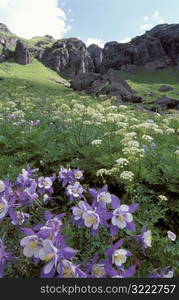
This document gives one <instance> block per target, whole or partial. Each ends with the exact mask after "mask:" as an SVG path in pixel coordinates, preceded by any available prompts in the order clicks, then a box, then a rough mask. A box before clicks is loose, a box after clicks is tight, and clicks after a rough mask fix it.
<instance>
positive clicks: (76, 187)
mask: <svg viewBox="0 0 179 300" xmlns="http://www.w3.org/2000/svg"><path fill="white" fill-rule="evenodd" d="M83 191H84V190H83V187H82V185H81V184H80V183H79V182H77V181H76V182H75V183H74V184H69V185H68V186H67V188H66V194H67V196H68V197H69V200H70V201H71V202H73V201H74V200H75V199H78V198H84V196H83V195H82V194H83Z"/></svg>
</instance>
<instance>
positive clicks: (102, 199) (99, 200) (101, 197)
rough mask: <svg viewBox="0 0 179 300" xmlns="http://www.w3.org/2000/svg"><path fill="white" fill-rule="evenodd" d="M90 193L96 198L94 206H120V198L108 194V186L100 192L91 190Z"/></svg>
mask: <svg viewBox="0 0 179 300" xmlns="http://www.w3.org/2000/svg"><path fill="white" fill-rule="evenodd" d="M89 193H90V194H91V196H92V197H93V198H94V206H101V207H106V205H107V204H108V205H109V204H111V205H112V207H113V208H117V207H119V206H120V200H119V198H118V197H117V196H115V195H112V194H110V193H109V192H108V186H107V185H105V186H104V187H103V188H102V189H100V190H96V189H89Z"/></svg>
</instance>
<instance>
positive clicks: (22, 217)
mask: <svg viewBox="0 0 179 300" xmlns="http://www.w3.org/2000/svg"><path fill="white" fill-rule="evenodd" d="M29 217H30V215H29V214H27V213H23V212H22V211H14V215H13V216H12V214H11V219H12V221H11V223H12V224H13V225H22V224H23V223H26V222H27V221H28V220H29Z"/></svg>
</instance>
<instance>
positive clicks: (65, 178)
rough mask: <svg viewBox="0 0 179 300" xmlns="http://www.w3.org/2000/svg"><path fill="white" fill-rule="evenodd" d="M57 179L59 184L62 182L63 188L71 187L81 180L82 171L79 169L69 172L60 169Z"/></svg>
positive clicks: (62, 168)
mask: <svg viewBox="0 0 179 300" xmlns="http://www.w3.org/2000/svg"><path fill="white" fill-rule="evenodd" d="M58 179H59V182H62V186H63V187H65V186H66V185H68V184H71V185H73V184H74V183H75V182H76V181H78V180H82V179H83V171H81V170H80V169H79V168H78V169H75V170H71V169H65V168H64V167H61V169H60V172H59V176H58Z"/></svg>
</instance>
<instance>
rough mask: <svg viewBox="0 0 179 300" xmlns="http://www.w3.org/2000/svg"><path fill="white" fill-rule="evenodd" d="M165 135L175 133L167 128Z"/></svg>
mask: <svg viewBox="0 0 179 300" xmlns="http://www.w3.org/2000/svg"><path fill="white" fill-rule="evenodd" d="M165 133H166V134H168V135H169V134H174V133H175V129H173V128H168V129H166V131H165Z"/></svg>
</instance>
